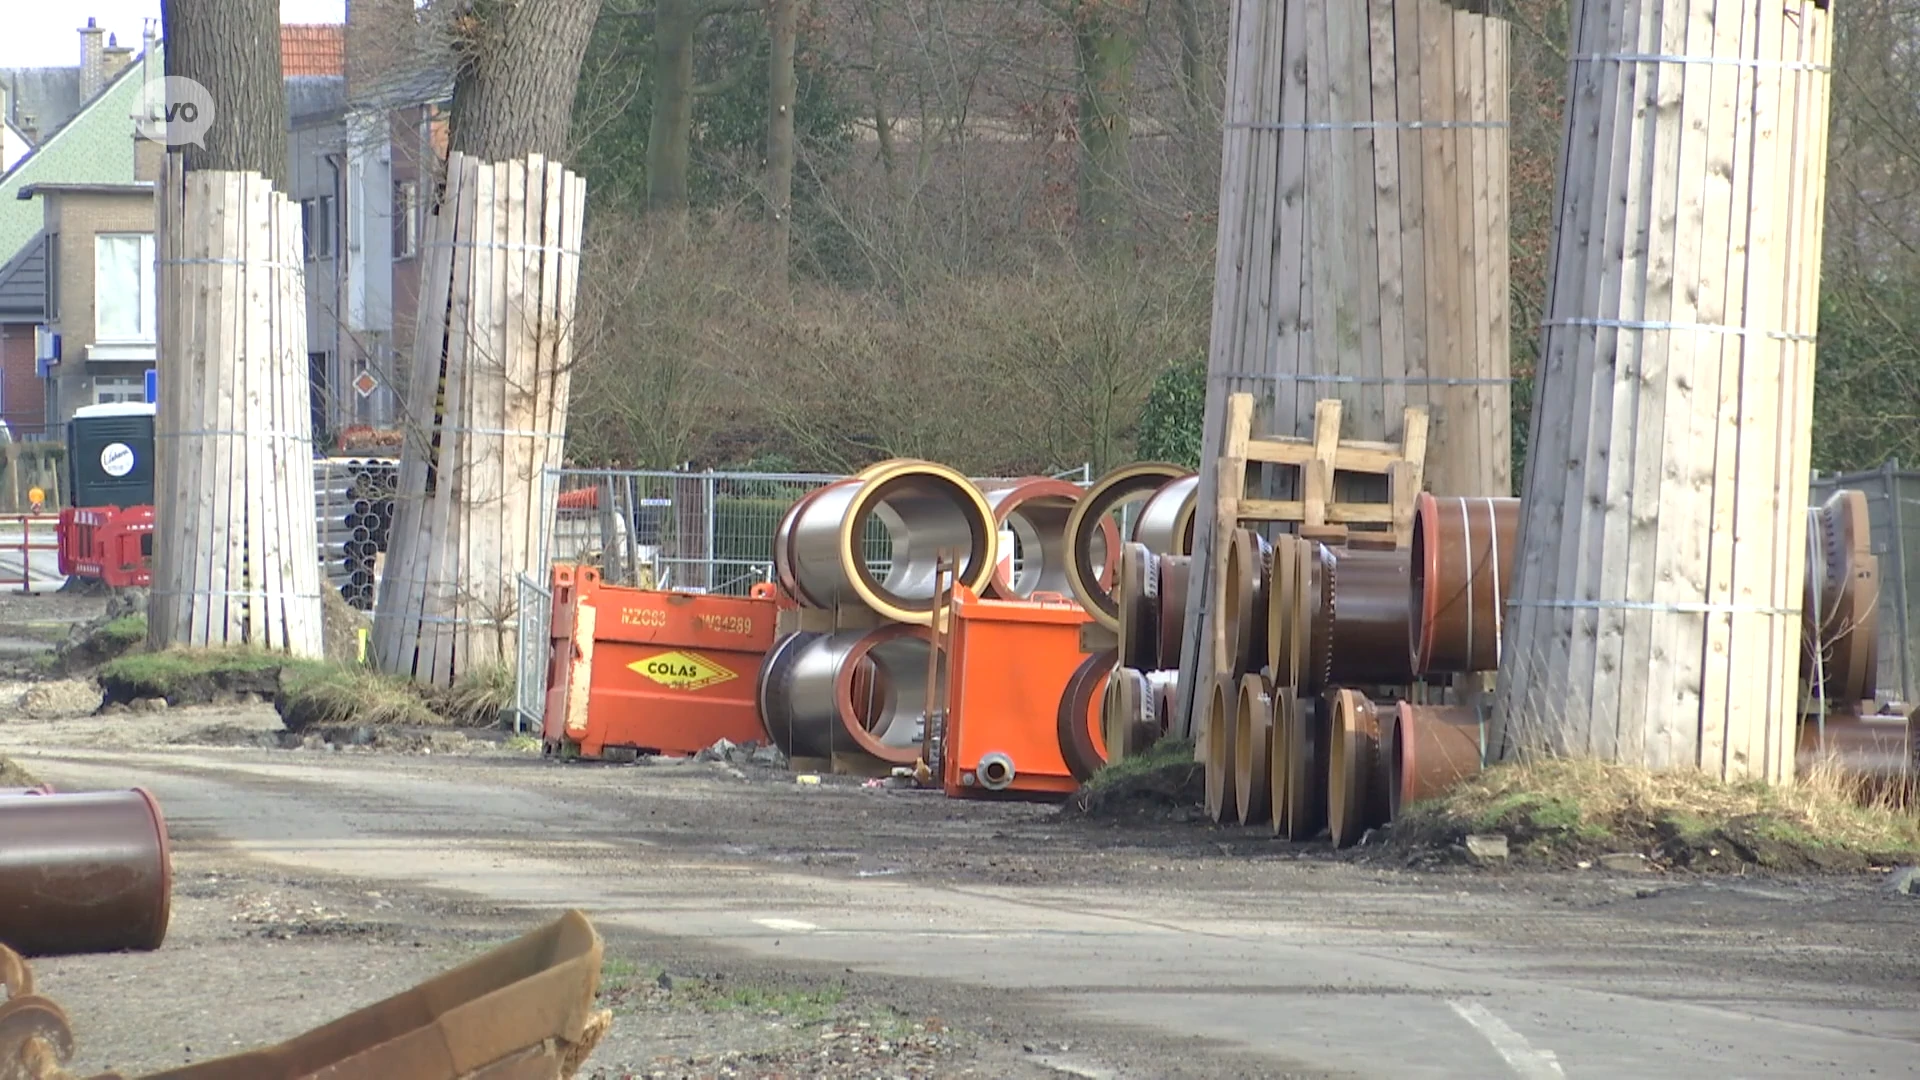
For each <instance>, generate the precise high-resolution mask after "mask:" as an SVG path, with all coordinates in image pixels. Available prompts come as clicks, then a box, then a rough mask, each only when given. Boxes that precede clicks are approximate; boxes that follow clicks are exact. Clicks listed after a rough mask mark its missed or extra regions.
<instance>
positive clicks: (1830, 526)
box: [1800, 489, 1880, 707]
mask: <svg viewBox="0 0 1920 1080" xmlns="http://www.w3.org/2000/svg"><path fill="white" fill-rule="evenodd" d="M1811 517H1812V520H1811V521H1809V522H1808V529H1807V548H1808V551H1807V576H1806V584H1805V586H1804V587H1803V590H1802V599H1801V604H1800V640H1801V647H1800V677H1801V678H1802V679H1805V680H1806V681H1807V682H1808V684H1809V685H1811V686H1812V687H1813V691H1814V693H1815V694H1817V695H1819V696H1820V697H1821V698H1823V699H1824V700H1826V701H1828V702H1830V703H1832V704H1834V705H1840V706H1842V707H1847V706H1851V705H1852V704H1854V703H1856V702H1860V701H1865V700H1867V699H1868V698H1871V697H1873V693H1874V687H1875V684H1876V683H1877V682H1878V679H1877V678H1876V676H1877V675H1878V670H1877V669H1878V668H1879V665H1880V649H1879V641H1880V633H1879V631H1880V624H1879V600H1880V560H1879V558H1878V557H1877V556H1875V555H1874V554H1873V537H1872V532H1871V529H1872V525H1871V522H1870V521H1869V519H1868V516H1867V497H1866V496H1865V495H1864V494H1862V493H1861V492H1858V491H1854V490H1851V489H1843V490H1840V491H1836V492H1834V493H1833V495H1832V496H1831V497H1829V498H1828V499H1827V501H1826V502H1825V503H1823V504H1821V506H1820V507H1819V508H1818V509H1816V510H1814V511H1813V513H1812V515H1811Z"/></svg>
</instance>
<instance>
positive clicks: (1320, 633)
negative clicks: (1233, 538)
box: [1267, 536, 1405, 697]
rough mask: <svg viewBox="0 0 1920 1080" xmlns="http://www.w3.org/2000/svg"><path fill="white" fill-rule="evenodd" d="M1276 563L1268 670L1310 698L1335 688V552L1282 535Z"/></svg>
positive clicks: (1276, 680) (1269, 600) (1269, 619)
mask: <svg viewBox="0 0 1920 1080" xmlns="http://www.w3.org/2000/svg"><path fill="white" fill-rule="evenodd" d="M1273 558H1274V566H1275V569H1274V571H1273V580H1272V583H1271V584H1270V585H1269V587H1268V593H1267V665H1268V669H1269V670H1270V671H1271V672H1272V676H1273V680H1274V684H1275V685H1282V686H1291V687H1294V688H1295V689H1297V690H1298V691H1299V692H1300V693H1301V694H1303V695H1306V696H1309V697H1311V696H1313V695H1315V694H1318V693H1319V692H1320V691H1322V690H1324V689H1326V688H1327V687H1328V686H1329V685H1332V683H1333V681H1334V677H1335V673H1334V661H1335V656H1334V640H1333V630H1334V626H1333V610H1334V553H1333V549H1331V548H1329V547H1327V546H1326V545H1325V544H1322V543H1319V542H1317V541H1312V540H1302V539H1300V538H1298V537H1292V536H1283V537H1281V538H1280V539H1279V540H1278V541H1277V542H1276V544H1275V550H1274V555H1273ZM1401 606H1402V607H1403V608H1404V607H1405V601H1404V600H1403V601H1402V605H1401ZM1396 651H1404V650H1396ZM1402 666H1405V665H1404V664H1403V665H1402Z"/></svg>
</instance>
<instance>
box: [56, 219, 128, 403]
mask: <svg viewBox="0 0 1920 1080" xmlns="http://www.w3.org/2000/svg"><path fill="white" fill-rule="evenodd" d="M41 198H43V199H45V200H46V203H47V207H46V215H47V217H46V222H47V232H48V233H49V234H50V235H52V236H54V237H56V238H57V240H58V243H59V250H58V251H57V253H56V254H55V256H54V262H55V268H56V270H55V272H56V274H57V276H58V279H59V284H58V288H57V292H56V302H57V303H58V305H59V309H58V310H57V311H56V312H53V313H51V317H50V318H49V320H48V321H49V323H50V324H51V325H52V327H53V329H54V330H55V331H56V332H57V333H59V334H60V337H61V343H60V352H61V360H60V363H59V365H58V366H56V367H55V368H54V369H53V370H54V378H53V381H54V383H55V386H54V387H53V396H54V400H55V403H56V406H57V409H58V412H59V414H60V415H59V416H57V417H52V418H51V419H53V420H55V421H57V422H59V423H63V424H64V423H65V422H66V421H67V420H68V419H70V418H71V417H72V416H73V410H74V409H76V408H79V407H80V406H82V405H91V404H92V403H93V395H94V385H93V377H94V375H95V374H112V375H118V376H136V377H137V376H138V375H139V374H140V371H141V370H142V367H143V365H137V364H134V365H110V366H107V365H99V364H89V363H88V361H87V347H88V346H89V345H92V344H93V335H94V274H93V258H94V244H93V240H94V237H95V236H96V235H97V234H99V233H141V232H144V233H151V232H153V224H154V216H153V215H154V207H153V193H152V192H151V191H128V192H111V193H91V192H71V191H63V192H47V193H44V194H42V196H41Z"/></svg>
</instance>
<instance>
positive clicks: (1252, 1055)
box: [0, 598, 1920, 1080]
mask: <svg viewBox="0 0 1920 1080" xmlns="http://www.w3.org/2000/svg"><path fill="white" fill-rule="evenodd" d="M30 602H34V603H37V598H36V599H35V600H33V601H30ZM23 603H27V602H22V601H5V602H0V627H4V626H12V625H16V623H15V620H16V619H21V618H22V616H21V615H20V614H19V613H18V611H19V609H18V608H16V606H15V605H17V604H23ZM34 610H36V611H39V612H42V613H44V611H45V610H46V609H34ZM71 611H72V612H73V614H72V617H85V614H86V612H85V610H84V606H83V605H76V606H72V608H71ZM23 622H24V620H23ZM7 632H10V631H7ZM29 686H30V680H27V681H22V682H19V683H16V684H9V685H6V686H0V755H8V756H11V757H13V758H15V759H16V760H17V761H19V762H20V763H21V764H23V765H25V766H26V767H27V768H29V769H30V770H32V771H34V772H35V773H37V774H39V775H40V776H41V777H42V778H43V779H50V780H53V781H54V782H56V783H59V784H61V785H62V786H64V787H70V788H80V787H90V786H99V787H110V786H117V785H122V784H125V783H131V782H139V783H142V784H145V785H151V786H152V787H154V789H155V790H156V791H157V792H159V794H160V796H161V799H162V803H163V805H164V806H165V807H166V808H167V810H168V814H169V821H170V826H171V828H170V831H171V833H172V835H173V837H174V842H175V873H176V887H175V890H174V922H173V926H172V930H171V932H170V934H169V937H168V940H167V943H166V945H165V947H163V948H162V949H161V950H159V951H157V952H154V953H151V954H134V955H113V956H86V957H63V958H54V959H46V960H41V961H38V962H36V964H35V968H36V971H37V973H38V974H39V976H40V981H41V988H42V991H43V992H44V993H47V994H49V995H50V996H52V997H54V998H55V999H57V1000H58V1001H60V1002H61V1003H62V1005H64V1006H65V1007H66V1008H67V1010H68V1011H69V1013H70V1014H71V1015H72V1017H73V1020H74V1026H75V1029H76V1032H77V1034H78V1036H79V1040H80V1044H81V1048H82V1049H81V1061H80V1062H78V1063H77V1064H79V1065H80V1066H81V1067H82V1068H83V1069H89V1070H97V1069H104V1068H109V1067H112V1068H118V1069H122V1070H125V1071H126V1072H127V1073H128V1074H129V1075H138V1074H139V1073H140V1072H142V1071H146V1070H152V1069H156V1068H160V1067H165V1066H171V1065H176V1064H179V1063H182V1062H186V1061H194V1060H201V1059H204V1058H206V1057H209V1056H215V1055H218V1054H221V1053H227V1052H231V1051H234V1050H238V1049H241V1048H244V1047H247V1046H251V1045H256V1044H259V1043H262V1042H267V1041H272V1040H277V1039H281V1038H285V1037H288V1036H290V1035H294V1034H297V1033H299V1032H301V1031H304V1030H306V1029H308V1028H311V1027H313V1026H316V1025H318V1024H321V1023H324V1022H325V1021H327V1020H329V1019H332V1018H333V1017H336V1016H339V1015H341V1014H343V1013H345V1012H348V1011H350V1010H352V1009H354V1008H357V1007H359V1006H361V1005H364V1004H367V1003H369V1002H372V1001H375V1000H378V999H380V998H381V997H384V996H386V995H389V994H392V993H396V992H399V991H401V990H404V989H405V988H407V987H408V986H411V985H413V984H414V983H416V982H418V981H420V980H422V979H424V978H427V977H430V976H432V975H434V974H437V973H439V972H440V971H443V970H445V969H447V968H448V967H451V966H453V965H455V964H457V963H459V962H461V961H463V960H465V959H468V958H470V957H472V956H474V955H476V954H478V953H479V952H480V951H482V950H484V949H485V948H487V947H489V946H491V945H494V944H498V943H500V942H503V941H506V940H508V939H510V938H512V937H514V936H517V935H518V934H520V933H523V932H525V931H526V930H528V929H531V928H532V927H534V926H537V925H539V924H540V923H542V922H544V921H545V920H547V919H549V918H551V917H552V916H553V914H554V912H555V911H556V910H557V908H558V907H563V906H567V905H569V904H580V905H582V906H590V907H591V908H592V910H593V912H594V917H595V921H596V925H597V926H598V927H599V929H600V930H601V933H602V934H603V936H604V937H605V939H606V941H607V962H606V965H605V967H604V970H603V992H602V1001H603V1003H604V1005H605V1006H606V1007H608V1008H611V1009H613V1010H614V1012H615V1014H616V1020H615V1024H614V1026H613V1029H612V1031H611V1033H610V1035H609V1036H608V1038H607V1040H606V1041H605V1042H604V1043H603V1044H602V1045H601V1047H600V1049H599V1050H598V1051H597V1052H596V1053H595V1054H594V1056H593V1058H592V1061H591V1066H590V1069H589V1072H588V1073H587V1075H588V1076H590V1077H593V1078H596V1080H615V1078H627V1077H656V1076H657V1077H769V1078H770V1077H776V1076H781V1077H804V1076H821V1077H843V1076H844V1077H855V1076H857V1077H894V1076H913V1077H921V1076H939V1077H948V1076H956V1077H957V1076H982V1077H1043V1076H1115V1077H1118V1076H1139V1077H1185V1076H1193V1077H1201V1076H1207V1077H1211V1076H1303V1077H1305V1076H1313V1077H1320V1076H1329V1077H1330V1076H1373V1075H1394V1076H1396V1077H1401V1076H1467V1077H1479V1076H1494V1075H1518V1076H1522V1077H1527V1078H1529V1080H1531V1078H1533V1077H1536V1076H1538V1077H1548V1076H1566V1075H1572V1076H1622V1077H1636V1078H1637V1077H1651V1076H1663V1075H1674V1076H1698V1075H1701V1074H1702V1073H1701V1070H1702V1069H1703V1068H1710V1067H1714V1066H1709V1065H1704V1064H1702V1063H1703V1062H1718V1061H1722V1060H1723V1059H1724V1060H1726V1061H1728V1062H1729V1063H1728V1064H1726V1065H1725V1066H1724V1068H1721V1069H1720V1070H1719V1072H1720V1074H1723V1075H1733V1074H1741V1075H1783V1076H1792V1075H1867V1074H1868V1073H1869V1071H1870V1070H1871V1069H1876V1068H1877V1069H1879V1071H1880V1074H1881V1075H1899V1074H1900V1071H1899V1066H1898V1063H1899V1062H1901V1061H1904V1062H1906V1063H1907V1064H1908V1066H1909V1067H1910V1065H1911V1062H1912V1061H1913V1060H1916V1058H1915V1055H1916V1053H1920V983H1917V982H1916V981H1915V978H1914V974H1913V973H1914V972H1915V971H1916V970H1920V966H1916V965H1920V900H1916V899H1912V898H1908V897H1904V896H1893V895H1890V894H1889V893H1888V892H1887V891H1886V890H1885V889H1884V888H1882V884H1881V880H1880V877H1879V876H1878V875H1873V874H1867V875H1856V876H1851V877H1823V878H1796V877H1786V876H1768V877H1746V878H1727V877H1706V876H1699V875H1685V874H1632V873H1609V872H1602V871H1600V870H1598V869H1596V870H1594V871H1591V872H1585V873H1558V874H1554V873H1539V872H1530V871H1519V870H1482V869H1472V868H1466V867H1453V868H1449V869H1442V870H1425V871H1412V870H1408V869H1406V868H1405V867H1404V866H1402V865H1400V864H1399V863H1398V862H1393V861H1390V860H1387V859H1386V858H1384V856H1382V855H1381V854H1380V853H1379V852H1378V851H1377V849H1375V850H1372V851H1370V850H1368V849H1366V848H1362V849H1360V850H1359V851H1358V852H1355V853H1352V854H1349V855H1345V856H1341V857H1335V856H1333V855H1331V854H1330V853H1328V852H1326V851H1325V850H1324V848H1323V847H1320V846H1315V845H1291V844H1286V843H1283V842H1277V841H1275V840H1273V839H1271V838H1270V837H1268V836H1267V835H1265V833H1264V831H1259V832H1253V831H1246V830H1239V829H1223V828H1217V827H1212V826H1207V825H1202V824H1199V823H1198V822H1183V821H1177V820H1172V819H1167V820H1128V821H1126V822H1125V823H1124V824H1122V823H1119V822H1110V821H1082V820H1073V819H1071V818H1068V817H1065V816H1063V815H1061V814H1060V813H1059V812H1058V810H1057V809H1056V808H1055V807H1053V806H1049V805H1034V804H1023V803H985V802H960V801H953V800H947V799H945V798H942V797H941V796H939V795H937V794H932V793H924V792H914V791H899V790H889V789H886V788H875V787H868V786H865V785H863V784H862V783H861V782H859V781H853V780H843V779H838V778H827V779H826V781H825V782H824V783H822V784H821V785H819V786H817V787H814V786H806V785H800V784H796V783H794V780H793V777H792V776H791V775H790V774H787V773H785V772H782V771H777V770H769V769H763V768H757V767H751V766H749V767H745V768H740V767H734V766H729V765H726V764H723V763H704V762H692V761H687V762H666V761H651V762H648V761H643V762H642V763H639V764H635V765H631V766H604V765H581V764H572V765H562V764H558V763H554V762H548V761H543V760H541V759H540V758H539V756H538V754H537V752H533V751H531V750H530V748H529V747H528V746H527V745H526V743H525V741H518V740H511V739H506V738H499V737H495V738H485V739H465V738H460V737H457V736H454V737H446V738H441V739H438V740H425V741H410V742H408V741H403V742H400V743H397V744H396V747H397V748H389V749H378V748H367V747H358V746H352V747H335V746H332V745H328V744H325V743H320V742H317V741H314V740H308V741H306V742H296V743H295V744H294V745H292V746H290V747H287V746H283V745H282V739H281V738H280V736H279V734H278V728H279V722H278V718H277V717H276V716H274V714H273V712H272V711H271V709H268V708H263V707H259V706H252V707H242V708H226V709H208V708H186V709H175V710H166V711H160V712H152V713H131V712H129V713H119V714H114V715H106V716H94V715H77V714H69V715H64V716H27V715H24V714H23V713H22V712H21V711H20V709H19V708H18V707H17V706H16V704H15V703H16V701H17V699H18V697H19V694H20V693H24V692H25V688H27V687H29ZM753 924H758V925H757V926H755V925H753ZM875 927H890V928H897V929H896V930H889V931H886V932H884V933H883V932H882V931H880V930H876V929H875ZM889 934H892V935H894V936H888V935H889ZM936 976H937V977H936ZM1429 1000H1430V1001H1432V1002H1433V1003H1435V1004H1436V1005H1438V1006H1439V1008H1437V1009H1435V1010H1430V1011H1419V1010H1415V1009H1414V1008H1413V1007H1412V1003H1414V1002H1416V1001H1429ZM1449 1007H1450V1008H1449ZM1388 1008H1391V1009H1392V1010H1393V1012H1392V1015H1393V1016H1394V1018H1395V1022H1394V1023H1392V1024H1389V1025H1382V1026H1372V1025H1369V1026H1366V1027H1364V1028H1355V1027H1353V1024H1354V1022H1355V1021H1356V1018H1358V1017H1363V1016H1369V1015H1382V1016H1384V1015H1386V1014H1384V1013H1381V1012H1380V1010H1382V1009H1388ZM1475 1010H1480V1011H1479V1012H1476V1011H1475ZM1489 1010H1491V1011H1492V1012H1498V1013H1500V1014H1501V1015H1503V1016H1506V1017H1507V1018H1508V1022H1507V1023H1503V1022H1501V1021H1499V1020H1497V1019H1496V1020H1493V1021H1491V1022H1488V1021H1486V1019H1485V1017H1484V1016H1483V1015H1482V1014H1483V1013H1486V1012H1488V1011H1489ZM1669 1017H1672V1018H1677V1019H1673V1020H1671V1022H1670V1023H1669V1021H1668V1019H1667V1018H1669ZM1462 1018H1466V1019H1465V1021H1464V1022H1463V1020H1462ZM1716 1018H1718V1019H1716ZM1733 1020H1738V1021H1740V1022H1741V1024H1742V1025H1744V1026H1741V1027H1740V1028H1739V1030H1741V1031H1743V1032H1749V1034H1748V1035H1746V1036H1744V1038H1745V1041H1744V1042H1742V1043H1741V1044H1740V1046H1741V1050H1742V1051H1743V1052H1744V1051H1745V1050H1746V1049H1747V1048H1748V1047H1749V1046H1751V1047H1754V1048H1757V1049H1753V1050H1752V1052H1753V1053H1754V1054H1763V1055H1765V1057H1764V1061H1763V1062H1762V1064H1759V1065H1754V1064H1751V1063H1748V1064H1746V1065H1742V1064H1741V1063H1739V1062H1737V1061H1734V1060H1733V1059H1732V1058H1727V1057H1726V1055H1729V1054H1733V1053H1734V1052H1735V1049H1734V1044H1733V1042H1732V1041H1730V1039H1728V1038H1721V1037H1719V1036H1717V1035H1716V1036H1712V1037H1709V1036H1708V1035H1707V1034H1706V1032H1707V1031H1709V1030H1712V1029H1713V1028H1714V1026H1715V1025H1716V1024H1718V1023H1721V1022H1729V1021H1733ZM1748 1022H1753V1023H1752V1024H1749V1023H1748ZM1753 1024H1757V1025H1758V1028H1754V1027H1753ZM1469 1025H1471V1026H1469ZM1668 1027H1671V1029H1672V1030H1668ZM1762 1029H1764V1032H1770V1033H1771V1034H1770V1035H1768V1036H1767V1037H1768V1038H1773V1039H1775V1040H1776V1042H1775V1043H1767V1042H1766V1040H1765V1038H1762V1037H1761V1035H1760V1034H1755V1033H1754V1032H1756V1031H1761V1030H1762ZM1343 1033H1344V1034H1343ZM1523 1034H1524V1035H1530V1036H1532V1037H1533V1039H1534V1040H1535V1042H1543V1041H1550V1042H1552V1043H1553V1045H1554V1046H1555V1048H1557V1049H1558V1050H1559V1058H1558V1059H1556V1058H1555V1057H1554V1055H1553V1053H1551V1052H1548V1051H1541V1052H1540V1053H1537V1054H1536V1053H1534V1052H1533V1050H1531V1049H1529V1048H1528V1043H1527V1039H1526V1038H1524V1037H1522V1035H1523ZM1482 1035H1484V1036H1485V1037H1484V1039H1482V1038H1481V1036H1482ZM1515 1039H1518V1040H1519V1042H1518V1044H1516V1043H1515V1041H1514V1040H1515ZM1516 1045H1517V1046H1518V1047H1519V1049H1516ZM1623 1048H1624V1049H1623ZM1636 1053H1643V1054H1644V1055H1645V1057H1643V1058H1636V1057H1635V1054H1636ZM1755 1060H1760V1059H1758V1058H1756V1059H1755ZM1562 1062H1564V1067H1563V1065H1562V1064H1561V1063H1562ZM1543 1063H1544V1064H1543ZM1889 1063H1892V1064H1891V1065H1890V1064H1889ZM1907 1074H1908V1075H1911V1072H1910V1071H1909V1072H1908V1073H1907ZM83 1075H84V1073H83Z"/></svg>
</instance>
